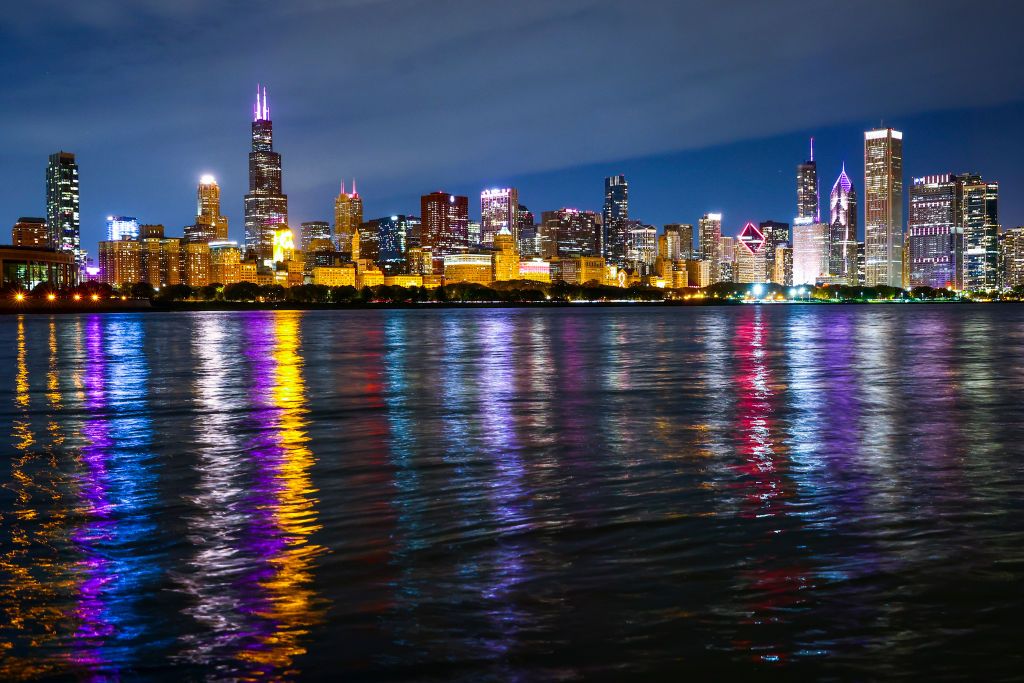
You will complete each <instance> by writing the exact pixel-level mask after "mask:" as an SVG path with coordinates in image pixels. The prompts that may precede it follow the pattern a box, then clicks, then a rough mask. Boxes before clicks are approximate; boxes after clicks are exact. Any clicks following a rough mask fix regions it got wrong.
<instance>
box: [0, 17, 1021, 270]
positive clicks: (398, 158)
mask: <svg viewBox="0 0 1024 683" xmlns="http://www.w3.org/2000/svg"><path fill="white" fill-rule="evenodd" d="M8 5H9V6H5V11H4V16H3V18H2V20H0V21H2V24H0V26H2V28H0V31H2V36H0V55H2V61H0V64H2V67H0V68H2V74H3V83H4V87H3V89H2V91H0V98H2V101H3V107H2V110H0V117H2V118H0V130H2V131H3V144H2V145H0V174H2V178H3V182H2V183H0V209H2V211H3V220H4V221H6V224H7V225H10V224H13V222H14V220H15V219H16V218H17V217H18V216H22V215H40V216H42V215H45V207H44V170H45V166H46V157H47V155H48V154H50V153H51V152H54V151H56V150H58V149H64V150H67V151H72V152H75V153H76V155H77V156H78V162H79V165H80V170H81V196H82V202H81V205H82V241H83V245H84V246H85V247H86V248H87V249H88V250H89V252H90V253H91V254H92V255H95V253H96V241H97V240H99V239H101V238H102V236H103V233H104V218H105V216H106V215H107V214H111V213H113V214H126V215H135V216H137V217H138V218H139V219H140V221H142V222H147V223H163V224H165V225H166V226H167V228H168V233H169V234H171V235H180V234H181V229H182V226H183V225H185V224H187V223H191V222H192V221H193V217H194V214H195V185H196V182H197V181H198V178H199V176H200V175H201V174H203V173H213V174H214V175H215V176H216V177H217V179H218V181H219V182H220V184H221V187H222V192H223V195H222V198H223V210H224V213H225V214H226V215H227V216H228V217H229V219H230V222H231V236H232V238H234V239H238V240H239V241H241V240H242V236H243V231H242V195H243V194H244V193H245V191H246V187H247V172H248V171H247V156H246V155H247V153H248V151H249V124H250V121H251V111H252V101H253V98H254V92H255V89H256V83H257V82H260V83H264V84H266V86H267V88H268V93H269V95H270V106H271V114H272V118H273V120H274V131H275V147H276V149H277V151H279V152H281V153H282V155H283V163H284V190H285V192H286V193H287V194H288V195H289V207H290V217H291V222H292V224H293V226H294V227H298V224H299V223H300V222H301V221H305V220H314V219H321V220H332V216H333V208H332V207H333V197H334V195H335V194H336V193H337V187H338V182H339V180H340V179H341V178H342V177H345V178H351V177H353V176H355V177H356V178H357V179H358V183H359V190H360V194H362V196H363V198H364V202H365V206H366V211H365V216H366V218H367V219H369V218H373V217H377V216H383V215H388V214H392V213H418V212H419V196H420V195H421V194H423V193H426V192H429V191H432V190H436V189H444V190H447V191H450V192H456V193H459V194H468V195H470V197H471V201H470V206H471V207H472V208H471V213H472V214H473V215H477V214H478V213H479V200H478V197H479V192H480V190H481V189H482V188H484V187H487V186H494V185H507V184H511V185H515V186H517V187H518V188H519V190H520V199H521V201H522V203H524V204H526V205H527V206H529V207H530V208H531V209H532V210H534V212H535V213H537V214H538V215H539V213H540V211H542V210H547V209H554V208H558V207H560V206H574V207H577V208H587V209H594V210H600V207H601V202H602V182H603V177H604V176H606V175H611V174H615V173H625V174H626V175H627V176H628V178H629V180H630V192H631V214H632V215H633V217H636V218H639V219H642V220H644V221H647V222H650V223H654V224H657V225H659V226H660V225H662V224H664V223H669V222H690V223H692V222H696V220H697V218H698V217H699V216H700V215H701V214H702V213H704V212H705V211H722V212H723V213H724V214H725V230H726V232H727V233H728V234H736V233H737V232H738V231H739V229H740V227H741V226H742V225H743V223H744V222H745V221H746V220H755V221H756V220H764V219H768V218H774V219H778V220H790V219H791V217H792V215H793V213H794V212H795V202H796V199H795V189H794V184H795V180H794V178H795V164H797V163H798V162H799V161H801V160H803V159H804V158H805V157H806V155H807V138H808V137H809V136H811V135H813V136H814V137H815V140H816V143H815V151H816V158H817V160H818V167H819V171H820V174H821V184H822V195H823V197H822V198H823V203H824V201H825V200H826V197H827V192H828V190H829V189H830V188H831V186H832V183H833V181H834V180H835V177H836V176H837V175H838V173H839V170H840V164H841V163H842V162H843V161H845V162H846V165H847V171H848V173H849V175H850V177H851V178H852V179H853V180H854V183H855V185H856V186H857V190H858V192H860V193H861V194H862V189H863V169H862V132H863V130H864V129H865V128H866V127H871V126H875V125H877V124H878V123H879V121H880V120H884V122H885V124H886V125H892V126H894V127H897V128H900V129H902V130H903V132H904V136H905V138H904V142H905V150H904V153H905V171H906V176H907V181H908V184H909V178H910V177H911V176H914V175H925V174H931V173H940V172H946V171H954V172H962V171H976V172H979V173H982V174H983V175H984V176H985V177H986V178H987V179H995V180H998V181H1000V183H1001V198H1000V199H1001V205H1000V219H1001V222H1002V223H1003V225H1004V226H1015V225H1021V224H1024V191H1022V188H1024V127H1022V125H1021V122H1022V121H1024V69H1022V66H1024V41H1022V40H1021V38H1020V30H1021V26H1022V23H1024V3H1020V2H998V1H996V2H989V3H968V2H963V0H959V1H957V2H947V1H946V0H927V1H926V0H915V1H913V2H891V1H889V2H841V3H840V2H826V1H821V0H819V1H814V2H793V1H787V0H775V1H774V2H760V1H759V2H731V1H724V2H711V3H707V2H694V3H686V2H672V1H661V0H659V1H650V0H649V1H643V0H640V1H631V2H627V1H626V0H618V1H616V2H608V1H604V0H548V1H547V2H541V1H536V0H517V1H516V2H501V3H499V2H491V1H490V0H465V1H463V0H422V1H421V0H289V1H277V2H264V1H263V0H246V1H238V2H211V1H203V2H200V1H197V0H174V1H167V0H132V1H131V2H117V1H116V0H91V1H90V2H78V3H72V2H70V1H69V0H35V1H34V2H32V3H27V2H23V3H17V4H14V3H9V4H8ZM862 227H863V226H862ZM3 229H4V230H6V229H7V228H3ZM3 241H6V238H5V239H3Z"/></svg>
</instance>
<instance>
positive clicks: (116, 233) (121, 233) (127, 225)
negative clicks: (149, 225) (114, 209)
mask: <svg viewBox="0 0 1024 683" xmlns="http://www.w3.org/2000/svg"><path fill="white" fill-rule="evenodd" d="M137 239H139V220H138V219H137V218H135V216H107V241H108V242H120V241H121V240H137Z"/></svg>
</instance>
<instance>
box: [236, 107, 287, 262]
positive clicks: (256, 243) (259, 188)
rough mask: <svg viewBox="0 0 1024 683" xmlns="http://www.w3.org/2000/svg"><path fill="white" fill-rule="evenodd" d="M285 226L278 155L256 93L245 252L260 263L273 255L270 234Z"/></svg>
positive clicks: (267, 116)
mask: <svg viewBox="0 0 1024 683" xmlns="http://www.w3.org/2000/svg"><path fill="white" fill-rule="evenodd" d="M287 224H288V197H287V195H285V194H283V193H282V191H281V155H280V154H278V153H277V152H275V151H274V127H273V123H272V122H271V120H270V105H269V104H268V102H267V89H266V88H263V91H262V93H261V92H260V90H259V88H257V90H256V106H255V107H254V108H253V121H252V151H251V152H249V194H247V195H245V248H246V251H248V252H251V253H253V254H255V255H256V257H257V258H258V259H259V260H260V261H269V260H272V259H273V255H274V231H275V230H277V229H278V228H279V227H280V226H281V225H287Z"/></svg>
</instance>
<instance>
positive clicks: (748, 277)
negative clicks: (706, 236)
mask: <svg viewBox="0 0 1024 683" xmlns="http://www.w3.org/2000/svg"><path fill="white" fill-rule="evenodd" d="M737 242H739V245H738V246H737V247H736V258H735V261H736V277H735V280H736V282H740V283H743V284H751V283H755V282H766V281H767V279H768V278H767V272H766V270H765V268H766V266H765V249H766V247H767V240H766V239H765V236H764V234H763V233H762V232H761V230H760V229H759V228H758V227H757V226H756V225H754V224H753V223H747V224H746V225H745V226H743V230H741V231H740V234H739V237H738V238H737ZM773 260H774V259H773Z"/></svg>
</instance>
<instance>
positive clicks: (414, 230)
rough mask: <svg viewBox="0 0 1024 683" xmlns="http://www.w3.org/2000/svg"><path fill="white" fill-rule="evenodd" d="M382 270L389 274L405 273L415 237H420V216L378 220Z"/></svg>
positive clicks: (401, 216)
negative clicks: (412, 240)
mask: <svg viewBox="0 0 1024 683" xmlns="http://www.w3.org/2000/svg"><path fill="white" fill-rule="evenodd" d="M376 223H377V231H378V242H379V257H378V261H377V262H378V263H380V267H381V270H383V271H384V272H385V273H387V274H398V273H405V272H406V268H407V260H406V255H407V253H408V251H409V246H410V242H411V239H412V237H413V235H414V234H415V235H419V231H420V219H419V217H418V216H405V215H397V216H387V217H385V218H378V219H377V220H376Z"/></svg>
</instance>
